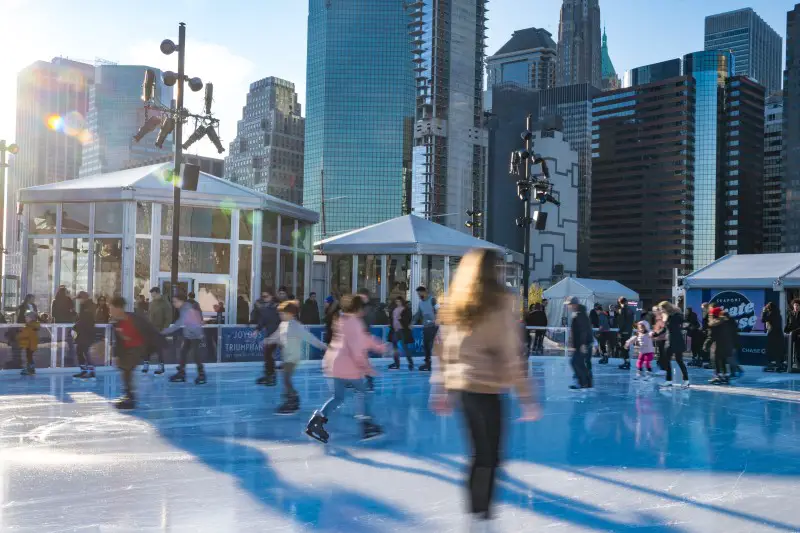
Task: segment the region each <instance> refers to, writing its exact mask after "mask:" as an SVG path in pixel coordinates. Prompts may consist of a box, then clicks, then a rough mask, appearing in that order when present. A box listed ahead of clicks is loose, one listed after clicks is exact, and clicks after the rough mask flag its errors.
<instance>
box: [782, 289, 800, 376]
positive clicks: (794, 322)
mask: <svg viewBox="0 0 800 533" xmlns="http://www.w3.org/2000/svg"><path fill="white" fill-rule="evenodd" d="M783 332H784V333H788V334H789V336H790V337H791V344H790V346H791V347H792V348H791V351H790V352H789V355H790V356H791V357H789V358H788V359H789V361H790V363H789V364H791V361H792V359H793V360H794V361H797V354H798V352H800V300H792V308H791V309H790V310H789V313H788V314H787V315H786V327H785V328H784V330H783ZM781 366H782V371H784V372H785V371H786V370H787V368H788V365H787V361H785V360H784V361H783V363H782V365H781Z"/></svg>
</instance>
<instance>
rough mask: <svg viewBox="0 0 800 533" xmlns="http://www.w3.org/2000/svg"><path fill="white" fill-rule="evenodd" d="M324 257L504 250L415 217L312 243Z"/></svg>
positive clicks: (442, 254) (382, 223)
mask: <svg viewBox="0 0 800 533" xmlns="http://www.w3.org/2000/svg"><path fill="white" fill-rule="evenodd" d="M314 248H315V249H316V250H317V251H318V252H319V253H323V254H329V255H336V254H345V255H357V254H376V255H381V254H419V255H440V256H457V257H460V256H463V255H464V254H466V253H467V252H468V251H469V250H471V249H473V248H486V249H491V250H497V251H498V252H503V251H504V248H503V247H502V246H498V245H496V244H493V243H491V242H488V241H484V240H481V239H478V238H475V237H473V236H471V235H467V234H465V233H462V232H460V231H456V230H454V229H451V228H448V227H446V226H442V225H441V224H437V223H435V222H431V221H430V220H426V219H424V218H420V217H418V216H416V215H406V216H402V217H398V218H393V219H391V220H387V221H385V222H381V223H379V224H374V225H372V226H367V227H365V228H361V229H357V230H354V231H351V232H348V233H344V234H342V235H337V236H335V237H330V238H328V239H325V240H322V241H319V242H317V243H315V245H314Z"/></svg>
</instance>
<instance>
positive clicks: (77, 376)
mask: <svg viewBox="0 0 800 533" xmlns="http://www.w3.org/2000/svg"><path fill="white" fill-rule="evenodd" d="M87 375H89V372H87V370H86V367H85V366H82V367H81V371H80V372H78V373H77V374H72V377H73V378H75V379H85V378H86V376H87Z"/></svg>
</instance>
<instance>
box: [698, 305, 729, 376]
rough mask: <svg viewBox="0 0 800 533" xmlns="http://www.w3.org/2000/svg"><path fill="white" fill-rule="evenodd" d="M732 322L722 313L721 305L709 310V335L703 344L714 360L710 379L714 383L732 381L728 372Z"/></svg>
mask: <svg viewBox="0 0 800 533" xmlns="http://www.w3.org/2000/svg"><path fill="white" fill-rule="evenodd" d="M730 322H731V321H730V319H729V318H726V317H725V316H723V315H722V308H721V307H712V308H711V309H709V310H708V337H707V338H706V342H705V343H704V344H703V350H705V351H707V352H708V353H710V354H711V359H712V360H713V361H714V377H713V378H712V379H711V380H710V381H709V383H711V384H712V385H727V384H729V383H730V380H729V378H728V372H727V363H728V358H729V357H730V356H731V351H732V349H733V338H732V337H731V329H730Z"/></svg>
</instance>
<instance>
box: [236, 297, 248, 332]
mask: <svg viewBox="0 0 800 533" xmlns="http://www.w3.org/2000/svg"><path fill="white" fill-rule="evenodd" d="M236 323H237V324H239V325H241V324H249V323H250V303H249V302H248V301H247V298H246V297H245V296H244V295H243V294H240V295H239V296H238V297H237V298H236Z"/></svg>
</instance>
